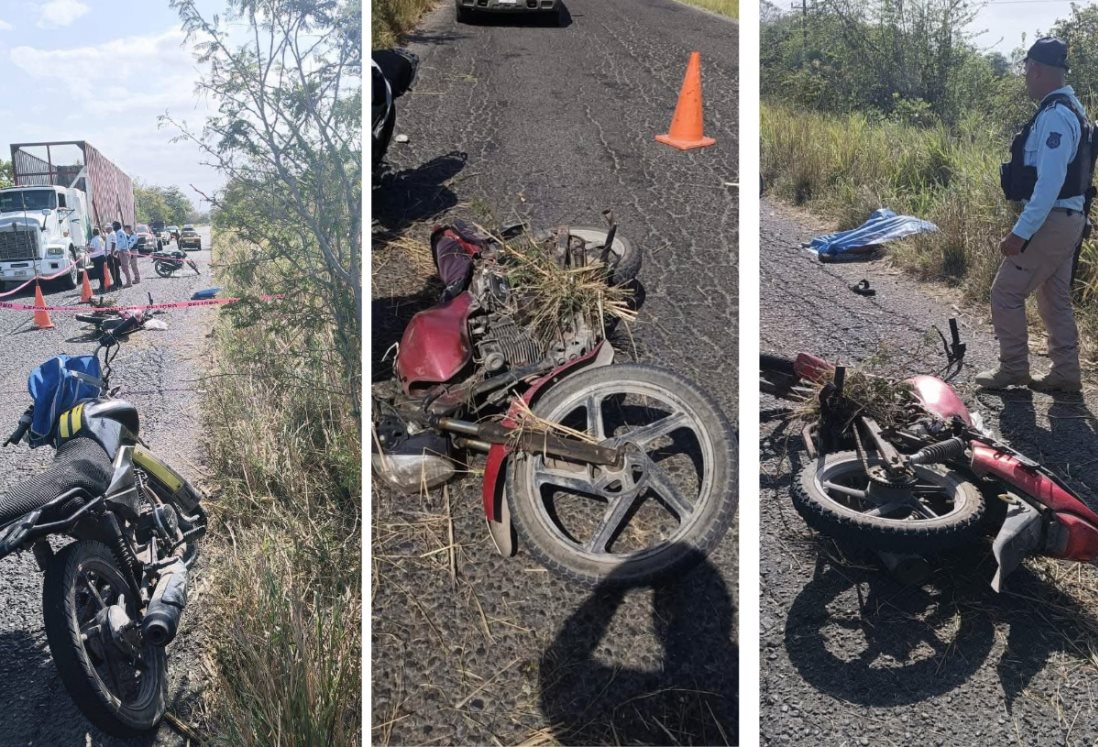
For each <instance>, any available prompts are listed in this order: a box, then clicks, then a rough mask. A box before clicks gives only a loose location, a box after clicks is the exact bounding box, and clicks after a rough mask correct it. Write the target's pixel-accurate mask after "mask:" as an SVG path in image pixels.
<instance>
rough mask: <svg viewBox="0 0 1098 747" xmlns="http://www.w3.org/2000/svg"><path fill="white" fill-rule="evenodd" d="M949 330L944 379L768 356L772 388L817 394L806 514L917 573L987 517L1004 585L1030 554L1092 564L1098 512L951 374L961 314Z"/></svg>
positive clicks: (960, 353)
mask: <svg viewBox="0 0 1098 747" xmlns="http://www.w3.org/2000/svg"><path fill="white" fill-rule="evenodd" d="M950 328H951V335H952V340H951V341H950V342H949V343H945V338H944V336H943V337H942V339H943V343H945V350H946V354H947V361H948V362H947V368H946V372H945V374H944V379H943V378H938V377H936V376H926V375H920V376H914V377H912V378H910V379H907V380H906V381H897V380H890V379H885V378H883V377H873V376H870V375H867V374H862V373H854V372H848V371H847V369H846V368H845V367H843V366H836V365H833V364H830V363H828V362H826V361H824V360H823V359H821V358H818V357H816V356H814V355H809V354H807V353H801V354H799V355H798V356H797V357H796V358H795V359H789V358H783V357H780V356H774V355H763V356H761V359H760V374H761V378H760V388H761V390H762V391H763V392H764V393H767V394H771V395H773V396H776V397H780V398H785V399H789V400H799V401H801V402H804V401H806V398H813V399H814V400H815V408H816V410H815V411H816V413H817V416H816V418H815V422H812V423H810V424H809V425H807V426H806V427H805V429H804V431H803V432H802V436H803V439H804V444H805V448H806V450H807V452H808V456H809V458H810V460H811V461H810V462H809V463H808V464H807V465H806V466H805V467H804V468H803V469H802V470H801V473H800V474H799V475H798V476H797V477H796V478H795V479H794V480H793V491H792V493H793V504H794V506H795V507H796V509H797V511H798V513H800V515H801V516H802V517H803V518H804V520H805V522H806V523H808V525H809V526H811V527H813V528H814V529H816V530H817V531H819V532H822V533H823V534H826V535H829V536H832V537H835V538H837V539H841V540H847V541H850V542H854V543H857V544H860V545H862V546H865V547H869V548H871V549H874V550H876V551H877V552H878V553H879V554H880V555H881V556H882V559H883V560H884V561H885V563H886V565H888V566H889V567H890V568H891V569H893V570H897V569H902V570H903V573H902V574H901V575H905V574H906V575H909V576H910V577H912V578H913V579H915V578H917V577H918V576H919V575H920V570H919V569H920V567H923V566H925V564H924V563H920V562H919V561H920V560H922V559H925V557H926V556H928V555H932V554H934V553H938V552H942V551H945V550H949V549H951V548H955V547H960V546H963V545H966V544H969V543H971V542H973V541H974V540H976V539H978V537H979V535H980V534H981V533H982V532H983V531H984V530H985V529H986V528H987V527H988V526H990V527H991V528H992V530H993V531H994V533H995V539H994V542H993V544H992V551H993V553H994V556H995V559H996V562H997V563H998V569H997V571H996V573H995V577H994V579H993V580H992V587H993V588H994V589H995V590H996V591H1000V590H1001V589H1002V584H1003V581H1004V579H1005V578H1006V577H1007V576H1008V575H1009V574H1010V573H1011V572H1012V571H1014V570H1015V569H1016V568H1017V567H1018V565H1019V564H1020V563H1021V562H1022V560H1023V559H1024V558H1025V557H1026V556H1027V555H1030V554H1034V555H1045V556H1049V557H1053V558H1060V559H1064V560H1075V561H1080V562H1094V561H1095V560H1096V559H1098V514H1096V513H1095V512H1094V511H1092V510H1091V509H1090V508H1089V507H1088V506H1087V505H1086V504H1085V503H1084V502H1083V501H1082V500H1081V499H1080V497H1079V496H1078V495H1076V494H1075V493H1074V492H1073V491H1072V490H1071V489H1070V488H1069V487H1068V486H1067V485H1066V484H1065V483H1064V482H1063V481H1062V480H1061V479H1060V478H1058V477H1057V476H1056V475H1055V474H1054V473H1053V472H1052V471H1051V470H1049V469H1047V468H1045V467H1043V466H1042V465H1040V464H1039V463H1037V462H1035V461H1033V460H1031V459H1029V458H1027V457H1025V456H1024V455H1022V454H1021V453H1019V452H1018V451H1015V450H1014V449H1012V448H1011V447H1010V446H1008V445H1006V444H1004V443H1002V442H1000V441H998V440H996V439H995V438H994V437H993V436H992V435H991V433H990V432H988V431H987V430H986V429H985V428H984V427H983V425H982V423H981V421H980V418H979V416H978V414H977V413H971V412H969V410H968V408H967V407H966V406H965V404H964V402H962V401H961V399H960V397H958V396H957V393H956V392H955V391H954V390H953V389H952V387H950V386H949V384H948V383H946V381H947V380H948V379H949V378H952V377H953V376H955V375H956V373H957V372H958V371H959V370H960V367H961V365H962V363H963V359H964V353H965V346H964V344H963V343H961V342H960V338H959V335H958V332H957V325H956V321H955V320H950ZM855 377H856V378H855ZM988 496H990V499H989V498H988Z"/></svg>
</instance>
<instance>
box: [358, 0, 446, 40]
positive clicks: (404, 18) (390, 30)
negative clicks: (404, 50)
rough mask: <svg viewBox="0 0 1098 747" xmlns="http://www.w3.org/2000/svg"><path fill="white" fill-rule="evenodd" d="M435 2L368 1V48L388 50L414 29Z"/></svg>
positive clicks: (424, 0) (434, 0) (419, 0)
mask: <svg viewBox="0 0 1098 747" xmlns="http://www.w3.org/2000/svg"><path fill="white" fill-rule="evenodd" d="M436 1H437V0H370V10H371V16H370V46H371V47H372V48H373V49H388V48H389V47H392V46H395V45H397V44H398V43H399V42H400V37H401V36H402V35H403V34H405V33H407V32H409V31H411V30H412V29H413V28H415V25H416V23H418V22H419V19H420V17H422V16H423V14H424V13H425V12H426V11H427V10H429V9H430V8H431V7H433V6H434V5H435V2H436Z"/></svg>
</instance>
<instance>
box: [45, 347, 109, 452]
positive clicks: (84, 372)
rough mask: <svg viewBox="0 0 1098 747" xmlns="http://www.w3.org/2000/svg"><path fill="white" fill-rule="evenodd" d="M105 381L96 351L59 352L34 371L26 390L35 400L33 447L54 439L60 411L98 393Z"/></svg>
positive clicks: (70, 407) (62, 411) (68, 408)
mask: <svg viewBox="0 0 1098 747" xmlns="http://www.w3.org/2000/svg"><path fill="white" fill-rule="evenodd" d="M102 385H103V380H102V371H101V370H100V367H99V358H98V357H96V356H94V355H76V356H69V355H58V356H55V357H53V358H50V359H49V360H48V361H46V362H45V363H43V364H42V365H40V366H39V367H38V368H36V369H34V370H33V371H31V375H30V378H28V379H27V391H29V392H30V396H31V399H32V400H34V417H33V419H32V420H31V427H30V446H31V448H32V449H34V448H37V447H39V446H42V445H43V444H48V443H52V442H53V438H54V429H55V427H56V426H57V420H58V418H59V417H60V416H61V414H62V413H64V412H66V411H67V410H70V409H72V408H73V407H74V406H76V405H77V404H78V403H80V402H82V401H84V400H88V399H95V398H96V397H98V396H99V392H100V388H101V387H102Z"/></svg>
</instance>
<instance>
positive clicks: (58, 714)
mask: <svg viewBox="0 0 1098 747" xmlns="http://www.w3.org/2000/svg"><path fill="white" fill-rule="evenodd" d="M0 703H3V704H4V717H3V720H2V721H0V744H32V743H33V744H39V743H41V744H94V745H96V746H97V747H99V746H102V747H113V746H117V747H123V745H125V746H127V747H147V746H148V745H152V744H154V743H155V742H156V733H155V732H154V733H152V734H150V735H148V736H145V737H139V738H134V739H118V738H115V737H111V736H108V735H106V734H103V733H102V732H100V731H99V730H98V729H96V728H95V727H93V726H92V725H91V724H89V723H88V721H87V720H86V719H85V718H84V716H83V714H81V713H80V711H79V710H77V708H76V705H75V704H74V703H73V702H72V701H71V700H70V699H69V697H68V695H67V694H66V693H65V689H64V686H63V685H62V684H61V679H60V677H59V676H58V674H57V669H56V668H55V667H54V665H53V660H52V659H51V658H50V652H49V649H48V648H47V647H46V645H45V643H41V644H40V643H39V642H38V641H37V640H35V638H34V637H33V636H32V635H30V634H29V633H27V632H25V631H14V632H8V633H0ZM43 705H49V706H50V707H52V708H56V709H57V710H56V711H54V712H53V713H51V714H50V715H49V716H48V722H49V724H50V726H49V727H48V728H47V730H46V732H45V733H43V732H42V722H43V716H42V713H41V712H40V710H39V709H40V708H41V707H42V706H43Z"/></svg>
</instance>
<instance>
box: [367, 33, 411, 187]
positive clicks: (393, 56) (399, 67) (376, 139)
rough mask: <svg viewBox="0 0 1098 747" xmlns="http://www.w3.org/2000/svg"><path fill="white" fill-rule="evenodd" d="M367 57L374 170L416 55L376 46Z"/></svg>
mask: <svg viewBox="0 0 1098 747" xmlns="http://www.w3.org/2000/svg"><path fill="white" fill-rule="evenodd" d="M370 57H371V60H370V149H371V163H372V168H373V169H374V170H377V168H378V167H379V166H381V164H382V162H383V161H384V160H385V153H386V151H388V150H389V141H390V140H391V139H392V137H393V128H394V127H395V126H396V103H395V102H396V99H398V98H400V97H401V96H403V95H404V94H405V93H407V92H408V91H409V90H410V89H411V88H412V84H413V83H414V82H415V79H416V71H417V69H418V68H419V58H418V57H417V56H416V55H414V54H412V53H411V52H409V51H407V50H404V49H378V50H374V51H373V52H372V53H371V55H370Z"/></svg>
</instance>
